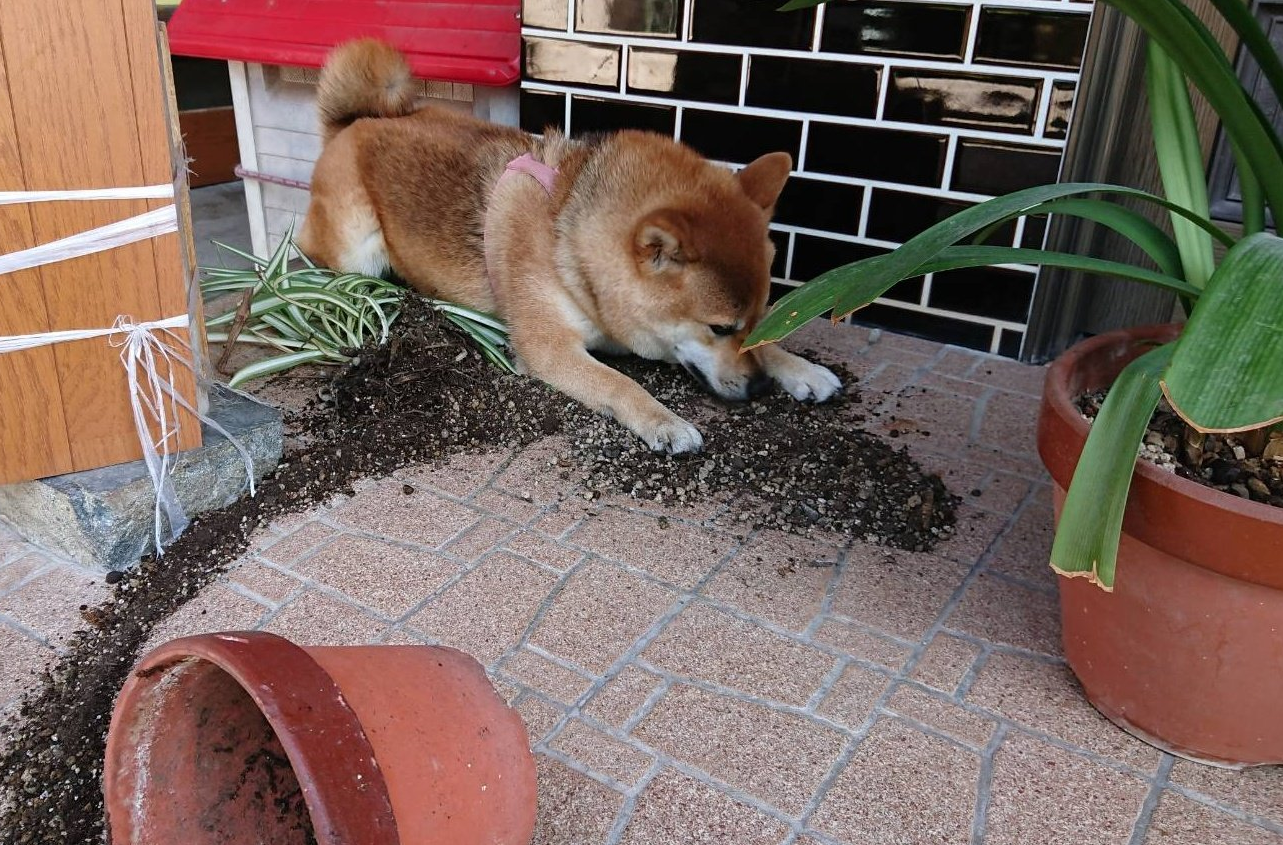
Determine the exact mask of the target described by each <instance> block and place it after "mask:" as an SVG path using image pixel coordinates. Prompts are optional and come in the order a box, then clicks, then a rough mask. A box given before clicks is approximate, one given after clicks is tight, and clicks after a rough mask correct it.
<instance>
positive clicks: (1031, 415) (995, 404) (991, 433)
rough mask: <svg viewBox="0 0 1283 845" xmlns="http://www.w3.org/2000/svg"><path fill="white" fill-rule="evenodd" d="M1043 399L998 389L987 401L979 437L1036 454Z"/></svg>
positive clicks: (1020, 452) (995, 443)
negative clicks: (1037, 430)
mask: <svg viewBox="0 0 1283 845" xmlns="http://www.w3.org/2000/svg"><path fill="white" fill-rule="evenodd" d="M1038 405H1039V400H1037V399H1035V398H1033V397H1031V396H1024V395H1021V394H1018V393H1007V392H1003V391H1000V392H997V393H995V394H993V395H992V396H990V397H989V401H988V403H987V404H986V405H985V412H984V418H983V419H982V420H981V421H980V431H979V440H980V442H981V443H990V444H993V445H994V446H1001V447H1002V448H1003V449H1006V450H1007V451H1010V452H1016V453H1018V454H1026V455H1035V454H1037V451H1038V444H1037V439H1036V436H1035V435H1036V429H1037V420H1038Z"/></svg>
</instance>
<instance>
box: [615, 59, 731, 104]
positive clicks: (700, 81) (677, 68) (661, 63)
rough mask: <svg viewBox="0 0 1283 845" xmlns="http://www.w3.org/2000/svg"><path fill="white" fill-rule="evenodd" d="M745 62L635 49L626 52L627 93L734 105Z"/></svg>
mask: <svg viewBox="0 0 1283 845" xmlns="http://www.w3.org/2000/svg"><path fill="white" fill-rule="evenodd" d="M744 61H745V59H744V58H742V57H741V56H727V55H722V54H718V53H691V52H678V51H675V50H651V49H646V48H642V47H634V48H632V49H631V50H629V52H628V90H629V91H634V92H636V93H638V94H646V95H648V96H651V97H680V98H682V99H683V100H706V101H708V102H713V103H725V104H727V105H734V104H736V103H738V102H739V97H740V66H741V65H742V64H743V63H744Z"/></svg>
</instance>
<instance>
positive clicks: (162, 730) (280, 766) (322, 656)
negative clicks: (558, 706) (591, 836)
mask: <svg viewBox="0 0 1283 845" xmlns="http://www.w3.org/2000/svg"><path fill="white" fill-rule="evenodd" d="M103 791H104V795H105V799H106V808H107V824H108V828H109V830H110V832H111V841H112V842H113V843H115V845H152V843H156V845H161V843H163V844H164V845H173V844H174V843H181V845H213V843H219V845H242V843H244V845H249V844H250V843H258V842H271V843H274V845H293V843H298V845H305V843H319V845H358V844H359V845H398V844H399V845H439V843H447V842H448V843H452V845H473V843H475V845H482V843H485V845H526V844H527V843H528V842H529V841H530V838H531V836H532V834H533V831H534V824H535V766H534V759H533V757H532V756H531V754H530V748H529V740H528V737H527V734H526V729H525V725H524V724H523V723H522V721H521V718H520V716H518V715H517V713H516V712H515V711H513V710H511V709H510V708H509V707H507V705H505V704H504V702H503V701H502V700H501V699H500V698H499V697H498V695H497V694H496V693H495V691H494V688H493V687H492V686H491V685H490V682H489V680H488V679H487V678H486V674H485V670H484V669H482V667H481V666H480V664H478V663H477V662H476V661H475V660H474V659H472V658H471V657H469V656H468V655H466V654H464V653H463V652H460V651H456V650H455V649H450V648H439V647H429V646H357V647H316V648H310V647H309V648H301V647H299V646H297V645H294V644H293V643H291V642H289V641H288V640H285V639H282V638H280V637H277V636H275V635H272V634H265V633H256V632H233V633H221V634H207V635H202V636H197V637H186V638H184V639H179V640H174V641H172V642H169V643H166V644H165V645H162V646H160V647H159V648H157V649H156V650H155V651H153V652H151V653H150V654H148V655H147V656H146V657H145V658H143V660H142V661H141V662H140V663H139V665H138V666H137V668H136V669H135V670H134V672H133V674H132V675H130V677H129V680H128V681H127V682H126V683H125V686H124V688H123V690H122V691H121V694H120V697H119V699H118V700H117V703H116V709H115V712H114V713H113V715H112V720H111V728H110V731H109V733H108V736H107V754H106V761H105V764H104V772H103Z"/></svg>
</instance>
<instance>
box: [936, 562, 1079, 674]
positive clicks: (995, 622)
mask: <svg viewBox="0 0 1283 845" xmlns="http://www.w3.org/2000/svg"><path fill="white" fill-rule="evenodd" d="M945 624H946V625H948V626H949V627H950V628H954V629H956V630H959V631H962V632H964V633H967V634H971V635H972V636H976V637H980V638H981V639H985V640H989V641H990V642H994V643H1002V644H1005V645H1012V646H1017V647H1018V648H1027V649H1029V650H1031V651H1037V652H1041V653H1043V654H1050V655H1053V656H1059V655H1060V653H1061V648H1060V604H1059V602H1057V601H1056V599H1055V597H1054V596H1049V595H1047V594H1045V593H1038V592H1034V591H1033V590H1029V589H1026V588H1024V587H1021V586H1019V585H1016V584H1012V583H1010V582H1008V581H1003V580H1001V579H999V578H995V577H993V576H992V575H986V574H985V573H983V572H982V573H980V575H979V576H978V577H977V578H976V579H975V580H974V581H972V582H971V586H970V587H968V588H967V592H966V593H965V594H964V595H963V596H962V601H961V602H960V603H959V604H958V606H957V608H955V609H954V611H953V613H952V614H951V615H950V616H949V618H948V619H947V620H946V621H945Z"/></svg>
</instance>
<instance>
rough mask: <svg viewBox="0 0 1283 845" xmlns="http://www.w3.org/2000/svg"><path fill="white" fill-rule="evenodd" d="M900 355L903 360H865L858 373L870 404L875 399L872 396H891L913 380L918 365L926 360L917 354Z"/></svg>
mask: <svg viewBox="0 0 1283 845" xmlns="http://www.w3.org/2000/svg"><path fill="white" fill-rule="evenodd" d="M901 357H902V358H903V360H899V361H870V362H867V364H866V368H865V369H864V371H863V372H861V373H860V374H859V377H860V387H861V388H862V389H863V391H864V396H865V397H866V401H867V402H869V404H870V405H872V404H873V403H874V401H875V399H874V398H873V397H878V398H882V397H886V396H892V395H894V394H895V393H896V392H898V391H899V390H901V389H902V388H904V386H905V385H907V384H909V383H910V382H913V381H915V380H916V379H917V378H918V375H919V373H918V369H917V368H918V366H919V365H922V364H925V363H926V361H927V359H926V358H924V357H920V356H917V355H906V356H901ZM871 394H872V396H871Z"/></svg>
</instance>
